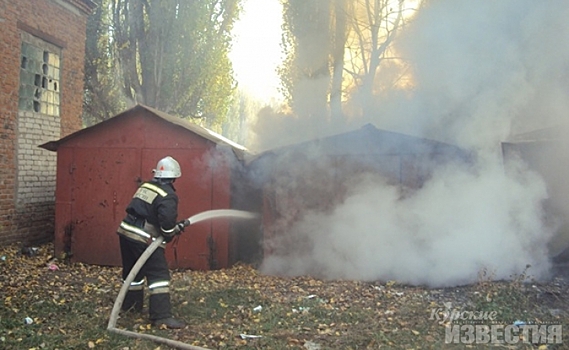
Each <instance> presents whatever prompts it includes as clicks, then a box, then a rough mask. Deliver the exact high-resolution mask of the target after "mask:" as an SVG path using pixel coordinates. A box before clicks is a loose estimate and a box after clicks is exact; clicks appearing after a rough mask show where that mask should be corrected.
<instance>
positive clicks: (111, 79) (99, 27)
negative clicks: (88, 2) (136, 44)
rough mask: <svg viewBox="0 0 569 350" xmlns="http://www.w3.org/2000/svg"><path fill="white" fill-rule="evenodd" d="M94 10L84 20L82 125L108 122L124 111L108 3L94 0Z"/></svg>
mask: <svg viewBox="0 0 569 350" xmlns="http://www.w3.org/2000/svg"><path fill="white" fill-rule="evenodd" d="M95 1H96V3H97V5H98V6H97V8H96V9H95V11H94V13H93V14H91V16H89V19H88V21H87V40H86V44H85V93H84V99H83V101H84V102H83V123H84V124H85V126H90V125H93V124H96V123H98V122H100V121H102V120H105V119H108V118H110V117H112V116H113V115H115V114H117V113H118V112H120V111H121V109H124V108H125V106H126V104H125V101H124V99H123V98H122V91H121V89H120V85H119V83H120V81H119V80H118V74H117V69H116V68H117V65H116V58H115V56H114V51H113V47H112V43H113V41H112V38H111V31H110V28H111V27H110V13H109V6H108V3H109V1H108V0H95Z"/></svg>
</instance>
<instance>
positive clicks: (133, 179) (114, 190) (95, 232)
mask: <svg viewBox="0 0 569 350" xmlns="http://www.w3.org/2000/svg"><path fill="white" fill-rule="evenodd" d="M139 154H140V153H139V151H138V150H137V149H133V148H122V149H121V148H116V149H115V148H75V149H74V160H73V166H74V170H73V185H72V186H73V187H72V189H71V191H72V202H73V213H72V215H73V218H74V221H75V222H74V228H73V233H72V237H71V249H72V252H73V254H74V258H73V259H74V260H75V261H81V262H85V263H89V264H98V265H114V266H118V265H121V259H120V249H119V244H118V236H117V234H116V229H117V227H118V225H119V223H120V221H121V220H122V219H123V217H124V209H125V207H126V206H127V204H128V203H129V201H130V199H131V198H132V194H133V193H134V191H135V190H136V188H137V179H138V177H139V169H140V162H139V159H140V156H139Z"/></svg>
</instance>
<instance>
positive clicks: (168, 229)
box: [117, 156, 185, 328]
mask: <svg viewBox="0 0 569 350" xmlns="http://www.w3.org/2000/svg"><path fill="white" fill-rule="evenodd" d="M153 172H154V177H153V179H152V180H151V181H148V182H144V183H142V184H141V185H140V186H139V187H138V189H137V191H136V193H135V194H134V196H133V198H132V200H131V201H130V203H129V205H128V206H127V208H126V213H127V215H126V217H125V218H124V219H123V221H122V222H121V223H120V226H119V228H118V230H117V233H118V235H119V240H120V249H121V258H122V264H123V270H122V278H123V280H125V279H126V278H127V276H128V274H129V273H130V271H131V269H132V268H133V266H134V264H135V263H136V262H137V260H138V258H140V256H141V255H142V253H143V252H144V251H145V250H146V248H147V246H148V245H149V244H150V243H152V239H153V238H156V237H159V235H162V236H163V237H164V243H162V245H161V246H160V247H159V248H158V249H156V250H155V251H154V252H153V253H152V255H151V256H150V257H149V258H148V260H147V261H146V263H145V264H144V266H142V268H141V269H140V271H139V272H138V274H137V275H136V277H135V278H134V280H133V282H132V283H131V284H130V286H129V289H128V292H127V294H126V296H125V299H124V302H123V304H122V307H121V308H122V310H123V311H128V310H134V311H142V304H143V299H144V287H145V281H146V284H147V286H148V291H149V298H148V300H149V310H148V311H149V316H150V320H151V322H152V325H154V326H162V325H164V326H166V327H167V328H183V327H184V326H185V323H184V322H182V321H180V320H177V319H175V318H173V317H172V306H171V303H170V290H169V285H170V271H169V269H168V264H167V262H166V257H165V255H164V248H165V247H166V243H168V242H170V241H171V240H172V238H174V236H176V235H178V234H180V233H181V232H182V231H183V229H184V225H183V223H178V222H177V216H178V196H177V194H176V190H175V189H174V182H175V181H176V179H177V178H179V177H180V176H181V175H182V172H181V171H180V165H179V164H178V162H177V161H176V160H175V159H174V158H172V157H170V156H168V157H165V158H163V159H161V160H160V161H158V164H157V165H156V169H154V170H153Z"/></svg>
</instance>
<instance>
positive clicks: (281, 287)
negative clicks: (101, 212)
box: [0, 244, 569, 350]
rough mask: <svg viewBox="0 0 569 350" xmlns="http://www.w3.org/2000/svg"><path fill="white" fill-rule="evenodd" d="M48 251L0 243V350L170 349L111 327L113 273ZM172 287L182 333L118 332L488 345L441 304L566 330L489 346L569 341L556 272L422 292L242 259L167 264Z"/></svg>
mask: <svg viewBox="0 0 569 350" xmlns="http://www.w3.org/2000/svg"><path fill="white" fill-rule="evenodd" d="M52 252H53V247H52V245H50V244H48V245H45V246H40V247H39V250H38V252H37V255H34V256H27V255H26V254H22V252H21V247H19V246H16V245H13V246H8V247H4V248H2V249H0V286H1V289H0V348H2V349H62V350H63V349H121V350H127V349H128V350H134V349H143V350H144V349H168V348H169V347H168V346H166V345H163V344H162V345H160V344H157V343H154V342H151V341H148V340H141V339H134V338H130V337H126V336H123V335H119V334H115V333H110V332H109V331H107V330H106V328H107V324H108V321H109V317H110V314H111V310H112V307H113V303H114V301H115V298H116V297H117V295H118V292H119V290H120V287H121V280H120V268H117V267H101V266H89V265H85V264H80V263H75V264H69V263H67V262H65V261H58V260H57V259H55V258H53V256H52V255H51V254H52ZM172 283H173V292H172V299H173V304H174V306H175V308H174V312H175V314H176V316H178V317H179V318H181V319H183V320H185V321H186V322H187V323H188V326H187V327H186V328H184V329H181V330H166V329H156V328H154V327H152V326H151V325H150V324H149V321H148V319H147V311H146V310H144V312H143V313H141V314H121V317H120V319H119V321H118V325H117V326H118V328H120V329H126V330H130V331H135V332H139V333H146V334H151V335H155V336H159V337H165V338H169V339H174V340H177V341H180V342H184V343H187V344H192V345H195V346H200V347H205V348H211V349H219V348H227V349H232V348H239V349H462V348H464V349H466V348H480V349H482V348H487V347H489V344H476V343H475V344H464V343H462V344H457V343H456V341H455V342H454V343H451V344H446V343H445V336H446V335H447V334H446V333H445V329H446V328H445V325H448V324H449V322H448V319H447V320H445V319H444V317H445V310H451V311H454V312H462V313H461V314H460V315H463V316H465V315H466V316H468V317H471V318H472V317H476V315H478V316H481V315H482V316H483V315H492V314H491V313H494V314H493V315H495V317H493V322H494V323H497V324H501V325H511V324H519V322H524V323H526V324H539V325H543V324H561V325H563V327H565V329H564V331H565V332H564V334H563V338H562V340H563V342H562V343H561V344H543V341H541V342H540V343H539V344H531V343H529V342H523V341H519V342H517V343H515V344H494V345H493V346H494V347H495V348H504V349H505V348H508V349H566V348H569V322H568V320H569V307H568V306H569V284H568V283H567V279H566V278H561V277H559V278H555V279H552V280H551V281H549V282H548V283H545V284H544V283H535V282H531V281H527V280H524V279H523V278H522V277H521V276H520V277H519V278H514V280H513V281H510V282H491V281H486V280H481V281H480V282H479V283H476V284H474V285H470V286H463V287H454V288H444V289H428V288H421V287H412V286H405V285H401V284H398V283H397V282H395V281H381V282H380V281H378V282H372V283H370V282H358V281H323V280H319V279H314V278H310V277H297V278H281V277H275V276H264V275H261V274H259V273H258V272H257V271H256V270H255V269H254V268H253V267H251V266H247V265H237V266H235V267H233V268H231V269H226V270H219V271H208V272H204V271H173V272H172ZM475 321H476V320H475ZM457 322H462V324H466V323H467V322H466V321H464V320H462V321H461V320H455V321H454V323H455V324H456V323H457ZM468 322H470V323H473V322H474V321H472V320H468ZM516 322H517V323H516ZM478 323H483V324H489V322H487V321H483V322H478ZM522 338H523V337H522ZM454 339H455V340H456V339H458V338H454ZM543 339H545V338H542V340H543Z"/></svg>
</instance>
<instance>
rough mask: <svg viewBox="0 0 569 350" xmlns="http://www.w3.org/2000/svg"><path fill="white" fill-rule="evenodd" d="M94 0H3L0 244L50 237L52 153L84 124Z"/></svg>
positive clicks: (0, 16)
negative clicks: (52, 145)
mask: <svg viewBox="0 0 569 350" xmlns="http://www.w3.org/2000/svg"><path fill="white" fill-rule="evenodd" d="M94 7H95V4H94V3H93V2H92V1H91V0H0V118H1V123H0V243H4V244H5V243H13V242H22V243H35V242H41V241H47V240H49V239H51V238H52V237H53V217H54V190H55V174H56V155H55V154H54V153H52V152H49V151H47V150H44V149H41V148H39V147H37V146H38V145H41V144H42V143H44V142H47V141H49V140H53V139H58V138H60V137H63V136H65V135H68V134H70V133H72V132H74V131H77V130H79V129H80V128H81V113H82V104H83V66H84V56H85V37H86V24H87V17H88V15H89V14H90V12H91V11H92V10H93V9H94Z"/></svg>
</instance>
